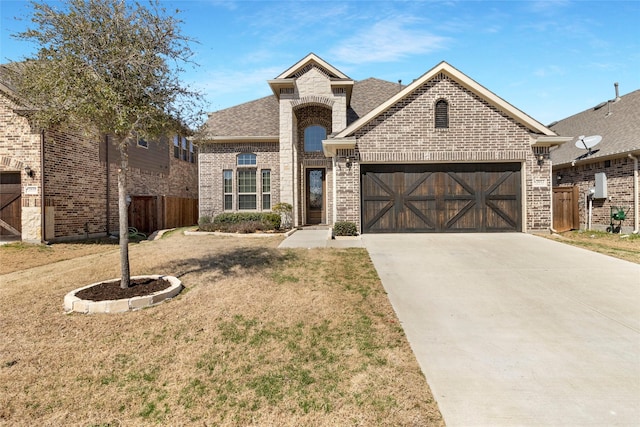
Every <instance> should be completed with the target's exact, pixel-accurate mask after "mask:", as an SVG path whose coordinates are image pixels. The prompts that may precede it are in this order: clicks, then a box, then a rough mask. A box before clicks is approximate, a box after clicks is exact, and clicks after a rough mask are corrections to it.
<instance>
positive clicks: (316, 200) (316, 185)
mask: <svg viewBox="0 0 640 427" xmlns="http://www.w3.org/2000/svg"><path fill="white" fill-rule="evenodd" d="M306 175H307V176H306V180H305V181H306V200H307V203H306V205H307V206H306V210H307V215H306V218H307V224H322V223H324V222H325V220H324V216H325V208H324V206H325V203H324V192H325V179H324V175H325V173H324V169H307V171H306Z"/></svg>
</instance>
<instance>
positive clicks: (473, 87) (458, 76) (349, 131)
mask: <svg viewBox="0 0 640 427" xmlns="http://www.w3.org/2000/svg"><path fill="white" fill-rule="evenodd" d="M440 73H444V74H446V75H447V76H449V77H450V78H451V79H453V80H455V81H456V82H457V83H459V84H460V85H462V86H463V87H465V88H467V89H469V90H470V91H472V92H474V93H475V94H477V95H478V96H480V97H481V98H483V99H484V100H485V101H487V102H488V103H489V104H491V105H493V106H494V107H496V108H497V109H499V110H500V111H502V112H504V113H505V114H507V115H508V116H509V117H511V118H513V119H514V120H516V121H517V122H519V123H522V124H523V125H525V126H527V127H528V128H529V129H531V130H532V131H535V132H537V133H540V134H543V135H549V136H556V133H555V132H553V131H552V130H551V129H549V128H548V127H546V126H544V125H543V124H542V123H540V122H539V121H537V120H535V119H534V118H532V117H531V116H529V115H527V114H525V113H524V112H523V111H521V110H519V109H517V108H516V107H514V106H513V105H511V104H509V103H508V102H506V101H505V100H504V99H502V98H500V97H499V96H497V95H496V94H494V93H493V92H491V91H490V90H488V89H487V88H485V87H484V86H482V85H480V84H479V83H477V82H476V81H475V80H473V79H471V78H470V77H468V76H467V75H465V74H463V73H462V72H461V71H459V70H457V69H456V68H454V67H453V66H451V65H449V64H447V63H446V62H444V61H443V62H441V63H440V64H438V65H436V66H435V67H434V68H432V69H431V70H429V71H427V72H426V73H425V74H423V75H422V76H421V77H420V78H418V79H416V80H414V81H413V82H412V83H411V84H410V85H408V86H407V87H406V88H404V89H403V90H402V91H400V92H398V93H397V94H396V95H394V96H393V97H391V98H389V100H387V101H386V102H384V103H382V104H381V105H380V106H378V107H377V108H375V109H373V110H371V111H370V112H369V113H368V114H366V115H365V116H363V117H362V118H360V119H358V120H356V121H355V122H353V123H352V124H351V125H350V126H347V127H346V128H345V129H344V130H342V131H341V132H340V133H338V134H337V135H336V136H335V138H345V137H348V136H351V135H353V133H354V132H356V131H357V130H359V129H360V128H362V127H363V126H365V125H366V124H367V123H369V122H370V121H371V120H373V119H374V118H376V117H377V116H379V115H381V114H382V113H384V112H385V111H387V110H388V109H389V108H391V107H392V106H393V105H395V104H396V103H398V102H399V101H401V100H402V99H404V98H406V97H407V96H409V95H410V94H411V93H413V91H415V90H416V89H417V88H419V87H420V86H422V85H423V84H425V83H426V82H428V81H429V80H431V79H433V78H434V77H435V76H436V75H437V74H440Z"/></svg>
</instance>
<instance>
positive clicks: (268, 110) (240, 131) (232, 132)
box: [204, 78, 402, 138]
mask: <svg viewBox="0 0 640 427" xmlns="http://www.w3.org/2000/svg"><path fill="white" fill-rule="evenodd" d="M401 89H402V87H401V85H399V84H398V83H391V82H388V81H385V80H380V79H375V78H369V79H366V80H362V81H359V82H355V83H354V84H353V92H352V94H351V107H350V108H349V109H348V111H347V124H351V123H352V122H353V121H355V120H357V119H358V118H360V117H362V116H364V115H365V114H367V113H368V112H369V111H371V110H373V109H374V108H376V107H377V106H378V105H380V104H382V103H383V102H384V101H386V100H387V99H389V98H390V97H391V96H393V95H395V94H396V93H398V91H399V90H401ZM279 109H280V107H279V105H278V100H277V99H276V97H275V96H274V95H271V96H267V97H265V98H260V99H256V100H255V101H250V102H246V103H244V104H240V105H236V106H234V107H230V108H226V109H224V110H220V111H216V112H214V113H211V114H209V118H208V119H207V122H206V123H205V129H204V131H205V132H204V134H205V135H206V137H214V136H215V137H225V136H229V137H234V136H235V137H239V136H263V137H264V136H276V137H277V136H278V135H279V134H280V131H279V123H280V118H279V114H280V113H279ZM206 137H205V138H206Z"/></svg>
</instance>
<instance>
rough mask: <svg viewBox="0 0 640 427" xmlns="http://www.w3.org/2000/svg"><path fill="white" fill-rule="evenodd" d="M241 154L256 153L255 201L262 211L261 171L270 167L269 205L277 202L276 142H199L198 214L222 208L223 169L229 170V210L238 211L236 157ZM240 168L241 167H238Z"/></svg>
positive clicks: (278, 197)
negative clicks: (230, 175)
mask: <svg viewBox="0 0 640 427" xmlns="http://www.w3.org/2000/svg"><path fill="white" fill-rule="evenodd" d="M241 153H253V154H255V155H256V161H257V165H256V166H255V167H253V166H250V167H249V168H253V169H256V190H257V193H256V202H257V209H256V210H257V211H261V210H262V197H261V189H262V186H261V177H262V175H261V173H260V171H261V170H264V169H270V170H271V206H273V205H275V204H276V203H278V202H280V157H279V156H280V153H279V150H278V144H277V143H262V142H261V143H244V144H234V143H228V144H225V143H215V144H202V145H201V146H200V152H199V157H198V158H199V167H200V204H199V210H200V212H199V216H200V217H203V216H209V217H214V216H216V215H218V214H220V213H223V212H225V210H224V193H223V176H222V171H223V170H232V171H233V209H232V210H231V211H232V212H238V211H239V210H238V208H237V207H238V182H237V170H238V166H237V156H238V154H241ZM241 168H242V167H241Z"/></svg>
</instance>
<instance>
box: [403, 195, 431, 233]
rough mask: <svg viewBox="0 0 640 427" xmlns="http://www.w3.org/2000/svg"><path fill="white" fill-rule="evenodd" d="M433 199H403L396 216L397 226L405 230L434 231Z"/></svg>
mask: <svg viewBox="0 0 640 427" xmlns="http://www.w3.org/2000/svg"><path fill="white" fill-rule="evenodd" d="M435 213H436V210H435V200H410V201H405V205H404V209H401V213H400V214H399V218H398V220H399V221H398V227H399V228H400V229H406V230H407V231H435V229H436V225H435V224H436V222H437V220H436V218H434V214H435Z"/></svg>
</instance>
